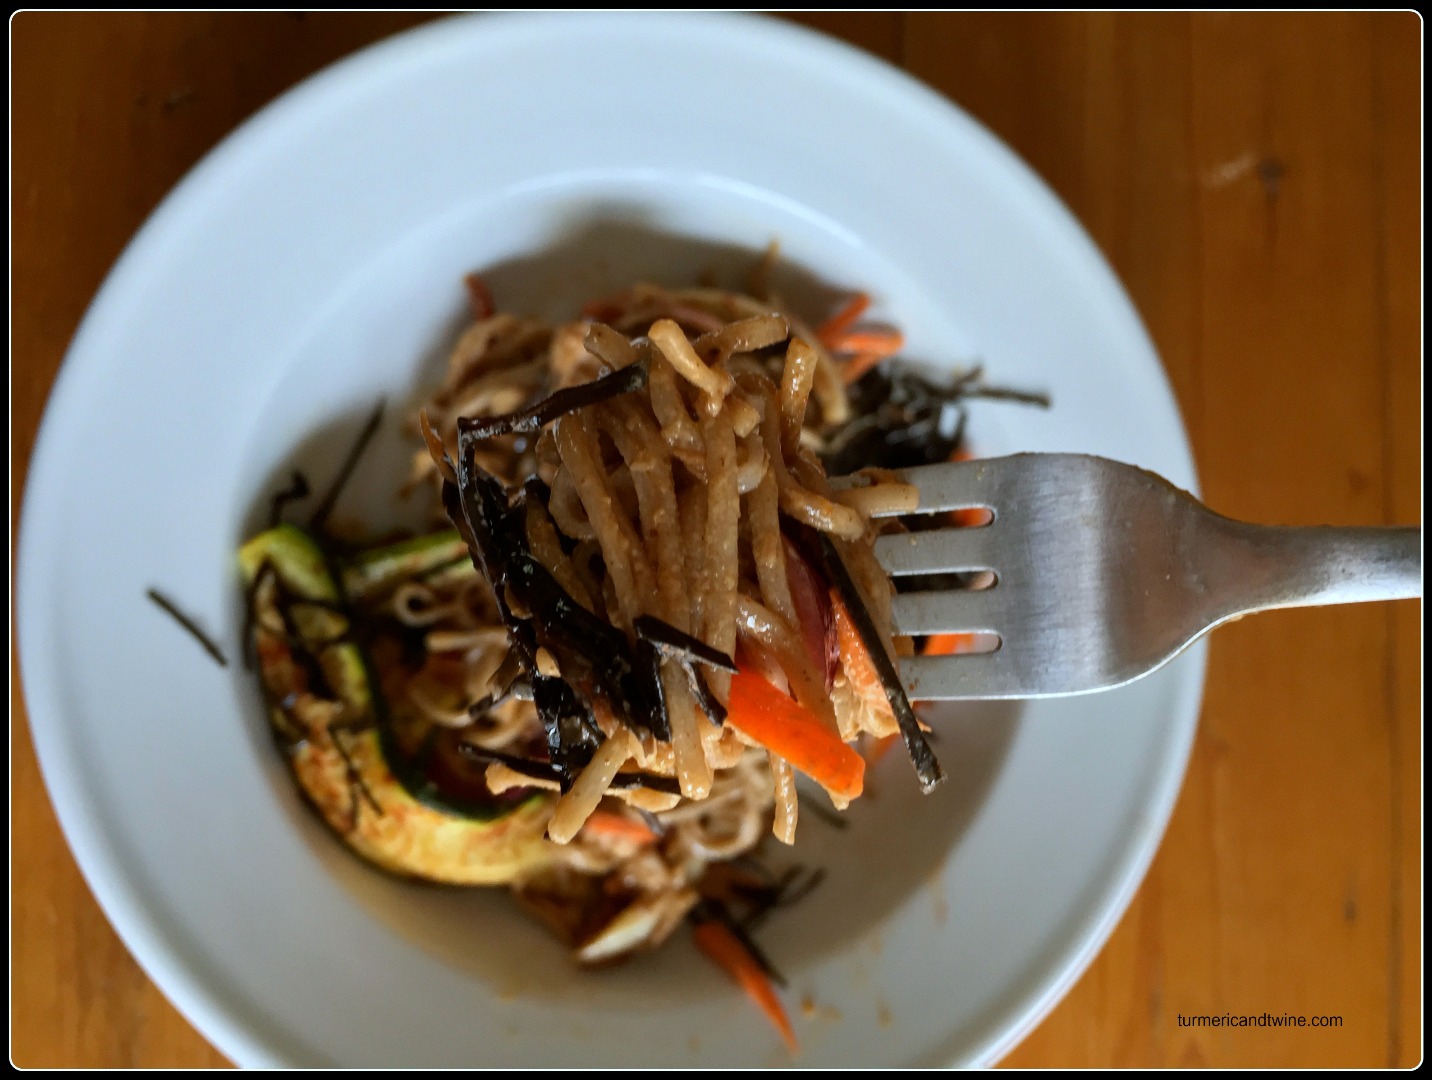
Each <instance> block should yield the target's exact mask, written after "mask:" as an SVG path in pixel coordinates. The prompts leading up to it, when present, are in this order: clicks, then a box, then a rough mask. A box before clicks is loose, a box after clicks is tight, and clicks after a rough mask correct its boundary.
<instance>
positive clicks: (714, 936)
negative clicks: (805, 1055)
mask: <svg viewBox="0 0 1432 1080" xmlns="http://www.w3.org/2000/svg"><path fill="white" fill-rule="evenodd" d="M693 936H694V937H695V939H696V947H697V948H698V949H700V950H701V951H702V952H703V953H704V954H705V955H706V956H707V957H709V958H710V959H711V961H712V962H713V963H715V964H716V966H717V967H719V968H720V969H721V970H722V971H724V972H725V973H726V974H727V975H729V976H731V978H732V979H734V980H735V982H736V984H737V985H738V986H740V988H741V989H742V990H744V991H745V992H746V996H747V997H749V998H750V999H751V1000H752V1001H754V1002H755V1003H756V1006H757V1007H758V1008H759V1009H760V1010H761V1012H763V1013H764V1014H765V1016H766V1019H768V1020H769V1021H770V1022H771V1025H772V1026H773V1027H774V1028H775V1029H776V1030H777V1031H778V1032H780V1035H781V1038H782V1039H783V1040H785V1044H786V1048H787V1049H788V1050H790V1052H791V1053H792V1054H795V1053H799V1051H800V1043H799V1042H797V1041H796V1033H795V1029H794V1028H793V1027H791V1019H790V1017H789V1016H787V1015H786V1009H785V1006H784V1005H782V1004H781V999H780V997H779V995H777V993H776V988H775V986H774V985H773V984H772V982H771V977H770V975H768V974H767V973H766V971H765V970H764V969H763V968H762V967H761V965H760V964H759V963H757V962H756V960H755V958H754V957H752V956H751V954H750V953H749V952H747V951H746V947H745V946H744V945H742V944H741V941H740V939H739V938H737V937H736V935H735V934H733V933H732V932H731V931H730V929H728V928H727V927H726V926H725V924H723V923H721V922H720V921H718V920H715V919H712V920H710V921H708V922H703V923H700V924H699V925H698V926H697V927H696V929H695V931H693Z"/></svg>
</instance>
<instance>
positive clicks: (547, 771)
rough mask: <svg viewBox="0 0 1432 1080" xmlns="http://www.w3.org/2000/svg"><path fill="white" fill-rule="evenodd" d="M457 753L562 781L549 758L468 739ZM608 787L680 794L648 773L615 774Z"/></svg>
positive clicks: (538, 777)
mask: <svg viewBox="0 0 1432 1080" xmlns="http://www.w3.org/2000/svg"><path fill="white" fill-rule="evenodd" d="M458 752H459V753H461V754H464V755H466V756H467V757H470V758H472V759H473V760H475V761H496V762H500V763H501V764H503V765H506V766H507V767H508V768H509V769H511V770H512V771H513V772H517V773H521V774H522V775H523V776H526V777H528V778H530V779H532V780H546V781H550V782H552V783H558V784H560V783H561V782H562V777H561V774H560V773H559V772H558V770H557V767H556V766H555V765H553V764H552V763H551V762H550V761H538V760H536V759H535V758H524V757H518V756H517V755H516V754H505V753H503V752H502V751H501V750H489V749H487V748H486V747H485V746H477V745H475V744H473V743H468V742H464V743H459V744H458ZM610 786H611V787H613V788H615V789H616V790H618V791H630V790H631V789H633V788H646V789H647V790H648V791H659V792H663V793H665V794H667V795H679V794H681V787H680V785H679V784H678V783H677V782H676V780H675V779H674V778H673V777H670V776H653V775H651V774H649V773H639V772H621V773H617V775H616V777H615V778H614V779H613V780H612V782H611V785H610Z"/></svg>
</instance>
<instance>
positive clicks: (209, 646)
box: [145, 589, 229, 667]
mask: <svg viewBox="0 0 1432 1080" xmlns="http://www.w3.org/2000/svg"><path fill="white" fill-rule="evenodd" d="M145 595H146V596H148V597H149V599H151V600H153V601H154V602H155V603H156V604H158V605H159V609H160V610H161V611H163V612H164V613H165V614H167V615H168V616H169V617H170V618H172V619H173V620H174V621H175V622H177V623H178V624H179V625H180V626H182V627H183V628H184V629H185V630H187V631H189V634H190V636H191V637H193V639H194V640H195V641H197V642H198V643H199V644H200V645H201V646H203V649H204V651H205V652H206V653H208V654H209V655H210V656H212V657H213V658H214V662H215V663H216V664H218V665H219V666H220V667H228V666H229V662H228V661H227V660H226V659H224V654H223V652H222V651H220V649H219V646H217V645H215V644H214V639H213V638H211V637H209V635H208V634H206V633H204V631H203V630H201V629H199V624H198V623H196V622H195V621H194V620H193V619H191V618H189V616H188V615H185V614H184V613H183V612H182V611H180V610H179V608H178V607H177V606H176V605H175V603H174V601H173V600H170V599H169V597H167V596H165V595H164V594H163V593H161V592H160V591H159V590H158V589H149V590H147V591H146V593H145Z"/></svg>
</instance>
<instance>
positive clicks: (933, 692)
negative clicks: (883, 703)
mask: <svg viewBox="0 0 1432 1080" xmlns="http://www.w3.org/2000/svg"><path fill="white" fill-rule="evenodd" d="M900 678H901V679H902V680H903V681H904V683H905V689H906V690H907V691H908V692H909V694H910V697H911V699H918V700H920V701H953V700H961V699H981V698H983V699H993V698H1017V697H1027V696H1029V687H1028V686H1023V685H1021V680H1020V673H1019V670H1018V666H1017V665H1016V664H1015V663H1014V662H1013V661H1012V659H1011V657H1010V654H1009V653H1007V652H1005V651H1004V650H1003V649H1001V650H998V651H996V652H989V653H964V654H961V655H957V656H908V657H905V658H904V659H902V660H901V661H900Z"/></svg>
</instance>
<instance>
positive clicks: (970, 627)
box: [890, 586, 1000, 634]
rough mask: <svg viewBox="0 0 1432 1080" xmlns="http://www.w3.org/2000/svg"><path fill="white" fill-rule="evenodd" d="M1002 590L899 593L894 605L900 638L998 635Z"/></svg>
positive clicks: (892, 603)
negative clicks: (903, 635) (914, 636)
mask: <svg viewBox="0 0 1432 1080" xmlns="http://www.w3.org/2000/svg"><path fill="white" fill-rule="evenodd" d="M998 593H999V586H995V587H994V588H991V589H955V590H952V591H950V592H913V593H897V594H896V596H895V597H894V598H893V600H892V602H891V608H890V610H891V614H892V616H893V617H894V620H895V628H896V630H897V631H898V632H899V633H901V634H943V633H951V632H961V633H963V632H973V631H985V632H988V633H995V634H997V633H999V632H1000V626H999V622H1000V620H999V619H998V618H997V616H998V613H999V602H998V599H997V596H998Z"/></svg>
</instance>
